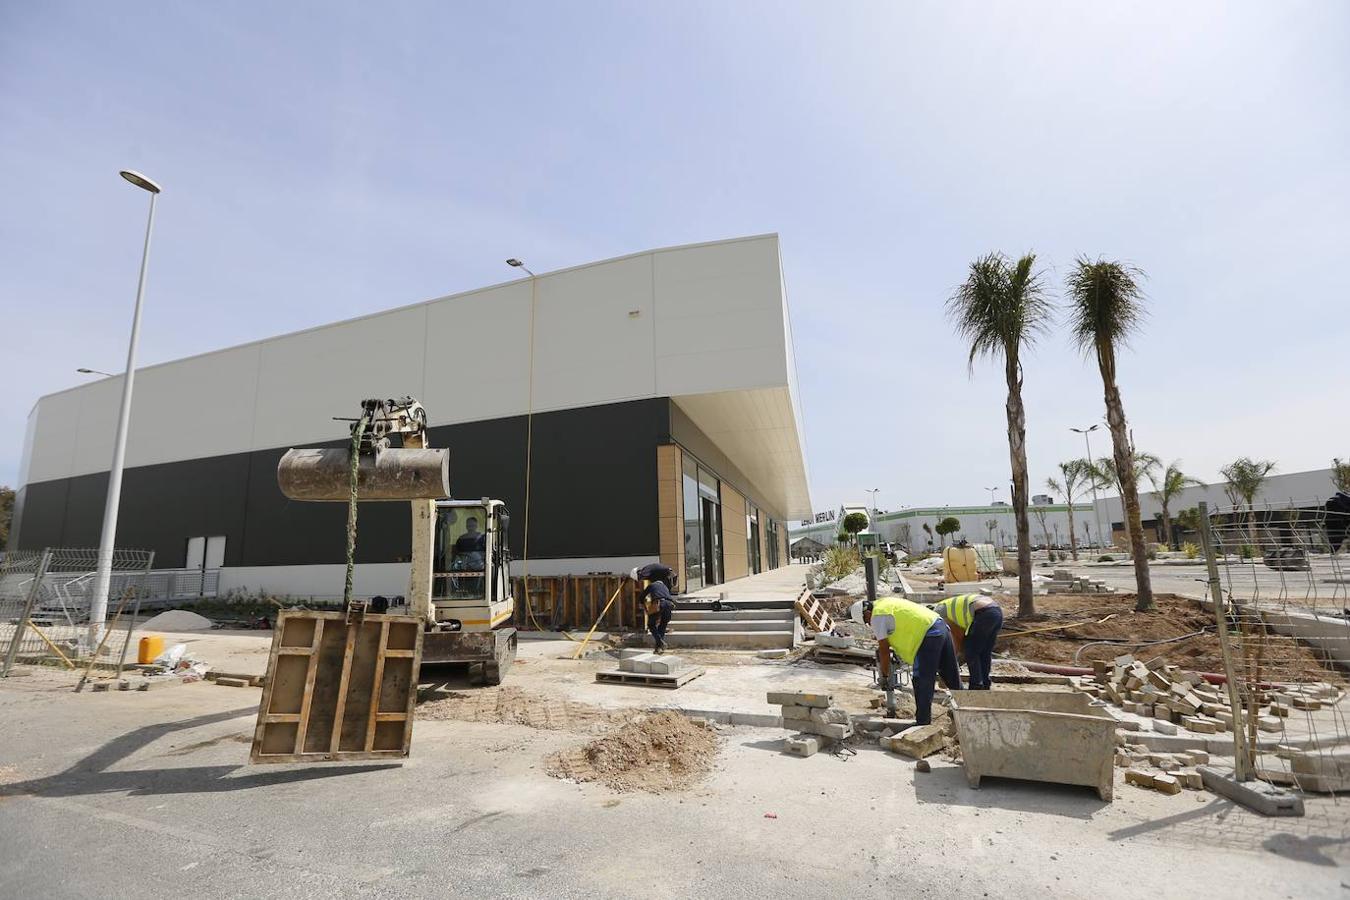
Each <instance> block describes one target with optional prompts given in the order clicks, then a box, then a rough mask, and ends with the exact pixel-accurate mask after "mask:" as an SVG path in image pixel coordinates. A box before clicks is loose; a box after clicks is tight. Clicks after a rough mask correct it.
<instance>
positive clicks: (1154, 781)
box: [1116, 744, 1209, 794]
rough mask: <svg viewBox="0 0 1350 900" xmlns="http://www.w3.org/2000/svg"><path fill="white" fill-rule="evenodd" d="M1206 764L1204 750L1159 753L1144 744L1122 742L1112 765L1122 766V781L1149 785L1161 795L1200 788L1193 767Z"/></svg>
mask: <svg viewBox="0 0 1350 900" xmlns="http://www.w3.org/2000/svg"><path fill="white" fill-rule="evenodd" d="M1208 764H1209V754H1208V753H1206V752H1205V751H1204V750H1178V751H1176V752H1173V753H1159V752H1157V751H1154V750H1150V749H1148V748H1147V747H1142V746H1138V745H1135V744H1126V745H1125V746H1123V747H1121V748H1120V749H1118V750H1117V751H1116V765H1117V766H1120V767H1122V768H1124V769H1125V783H1126V784H1134V785H1138V786H1139V787H1145V788H1152V789H1153V790H1155V791H1160V792H1162V793H1164V794H1176V793H1180V792H1181V790H1182V789H1183V788H1185V789H1186V790H1189V791H1199V790H1204V787H1205V786H1204V783H1203V782H1202V781H1201V779H1200V773H1199V771H1197V770H1196V768H1195V767H1196V766H1204V765H1208Z"/></svg>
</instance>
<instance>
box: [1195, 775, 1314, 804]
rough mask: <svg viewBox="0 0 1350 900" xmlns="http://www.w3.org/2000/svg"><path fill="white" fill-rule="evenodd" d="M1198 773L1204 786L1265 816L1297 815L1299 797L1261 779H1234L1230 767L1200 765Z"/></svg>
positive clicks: (1301, 802) (1301, 801) (1300, 802)
mask: <svg viewBox="0 0 1350 900" xmlns="http://www.w3.org/2000/svg"><path fill="white" fill-rule="evenodd" d="M1200 777H1201V779H1203V780H1204V783H1205V787H1206V788H1208V789H1209V790H1211V791H1213V792H1214V793H1216V794H1220V795H1221V796H1224V797H1227V798H1228V799H1229V800H1232V801H1233V802H1234V803H1241V804H1242V805H1243V806H1246V807H1247V808H1248V809H1254V810H1256V811H1257V812H1259V813H1261V814H1262V815H1265V816H1301V815H1303V798H1302V797H1300V796H1299V795H1297V794H1295V793H1292V792H1290V791H1286V790H1284V789H1282V788H1278V787H1275V786H1274V785H1271V784H1266V783H1265V782H1264V781H1256V780H1252V781H1244V782H1238V781H1235V780H1234V779H1233V772H1232V770H1231V769H1217V768H1215V767H1213V766H1200Z"/></svg>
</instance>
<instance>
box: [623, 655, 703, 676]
mask: <svg viewBox="0 0 1350 900" xmlns="http://www.w3.org/2000/svg"><path fill="white" fill-rule="evenodd" d="M687 668H689V663H688V662H686V661H685V660H684V659H681V658H680V657H678V656H670V655H668V654H656V653H638V654H636V655H634V656H625V657H623V658H621V659H620V660H619V671H620V672H632V673H634V674H636V675H678V674H680V673H681V672H683V671H684V670H685V669H687Z"/></svg>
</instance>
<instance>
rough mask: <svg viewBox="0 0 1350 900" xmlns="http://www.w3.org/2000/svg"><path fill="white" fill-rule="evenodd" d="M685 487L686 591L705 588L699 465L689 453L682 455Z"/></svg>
mask: <svg viewBox="0 0 1350 900" xmlns="http://www.w3.org/2000/svg"><path fill="white" fill-rule="evenodd" d="M681 456H683V458H684V463H683V479H682V481H683V486H684V585H685V590H687V591H695V590H698V589H699V588H701V587H703V527H702V525H701V518H702V517H701V515H700V507H701V504H700V502H699V493H698V464H697V463H696V462H694V459H693V457H691V456H690V455H689V454H687V453H683V454H681Z"/></svg>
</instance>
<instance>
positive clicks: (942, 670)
mask: <svg viewBox="0 0 1350 900" xmlns="http://www.w3.org/2000/svg"><path fill="white" fill-rule="evenodd" d="M849 612H850V614H851V615H852V617H853V619H854V621H862V622H864V623H866V624H868V625H870V626H872V634H874V635H876V639H877V672H878V674H880V676H881V681H882V684H885V683H886V682H887V681H888V680H889V679H890V675H891V654H890V651H891V650H894V651H895V655H896V656H898V657H900V658H901V659H902V660H904V661H905V662H907V663H909V665H910V669H911V678H912V679H913V681H914V721H915V722H917V723H918V724H919V725H928V724H930V723H931V722H932V721H933V689H934V687H936V685H937V678H938V676H939V675H941V676H942V683H943V685H945V686H946V688H947V689H948V690H951V691H959V690H961V672H960V670H959V669H958V668H957V665H956V648H955V647H953V646H952V635H951V632H950V631H948V630H947V623H946V622H944V621H943V620H942V617H941V616H939V615H938V614H937V613H935V612H933V611H932V610H931V609H929V608H928V607H926V606H922V605H920V604H918V603H914V602H912V601H910V600H905V599H903V598H900V597H880V598H878V599H877V601H876V602H875V603H872V602H869V601H867V600H861V601H859V602H858V603H855V604H853V606H852V607H851V608H850V610H849Z"/></svg>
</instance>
